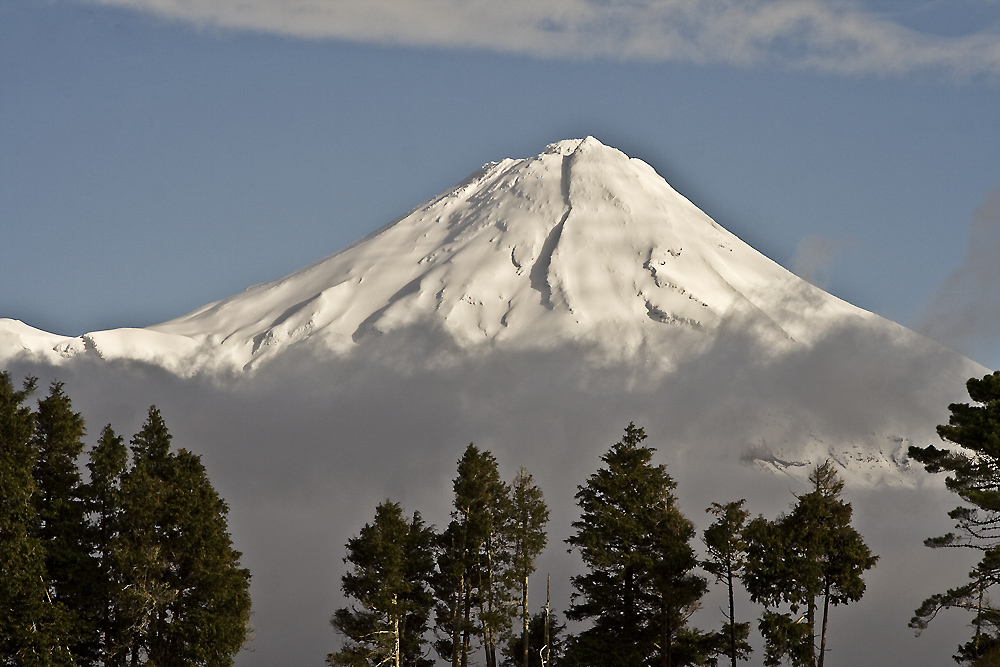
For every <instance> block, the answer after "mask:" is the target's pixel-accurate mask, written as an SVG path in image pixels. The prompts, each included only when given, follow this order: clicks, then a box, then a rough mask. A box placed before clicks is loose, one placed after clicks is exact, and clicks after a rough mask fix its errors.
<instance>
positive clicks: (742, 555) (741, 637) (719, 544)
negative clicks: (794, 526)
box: [702, 500, 750, 667]
mask: <svg viewBox="0 0 1000 667" xmlns="http://www.w3.org/2000/svg"><path fill="white" fill-rule="evenodd" d="M745 502H746V500H736V501H733V502H729V503H725V504H724V505H720V504H719V503H712V506H711V507H709V508H708V509H707V510H705V511H706V512H708V513H710V514H712V515H713V516H715V517H716V520H715V521H714V522H713V523H712V525H710V526H709V527H708V528H707V529H705V532H704V533H703V536H702V538H703V540H704V542H705V548H706V549H707V550H708V556H709V558H708V560H706V561H704V562H703V563H702V567H704V568H705V570H707V571H708V573H709V574H711V575H713V576H714V577H715V580H716V581H717V582H722V583H724V584H725V585H726V591H727V592H728V594H729V613H728V614H727V615H726V623H725V625H724V626H723V634H724V635H725V636H726V640H727V652H728V654H729V658H730V661H731V662H732V665H733V667H736V661H737V660H739V659H742V660H746V659H747V658H748V656H749V653H750V645H749V643H747V637H748V636H749V634H750V623H748V622H744V623H737V622H736V602H735V596H734V583H735V582H737V581H739V580H740V578H741V575H742V574H743V568H744V566H745V565H746V549H747V545H746V542H745V541H744V539H743V529H744V528H745V526H746V521H747V519H748V518H749V517H750V512H748V511H746V510H745V509H743V504H744V503H745Z"/></svg>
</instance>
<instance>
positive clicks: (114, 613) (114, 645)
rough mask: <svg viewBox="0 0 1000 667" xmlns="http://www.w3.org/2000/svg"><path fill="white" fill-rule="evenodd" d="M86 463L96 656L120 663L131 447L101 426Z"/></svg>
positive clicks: (122, 660)
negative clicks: (126, 485)
mask: <svg viewBox="0 0 1000 667" xmlns="http://www.w3.org/2000/svg"><path fill="white" fill-rule="evenodd" d="M87 468H88V469H89V470H90V482H89V483H88V484H87V485H86V487H85V488H84V498H85V501H86V503H87V510H88V512H89V514H90V517H91V525H92V534H91V539H92V546H93V553H94V558H95V560H96V567H97V572H98V575H97V578H96V583H95V585H94V587H93V588H92V590H91V595H92V598H91V608H92V610H93V615H94V632H95V635H96V639H97V645H98V652H97V655H96V658H97V660H98V661H99V662H100V663H102V664H104V665H108V666H109V667H121V666H123V665H124V664H125V659H126V658H127V657H128V656H127V649H126V629H127V628H126V625H125V621H124V618H123V614H124V609H123V608H122V605H121V604H120V601H121V600H122V599H124V587H125V581H124V576H123V573H122V572H121V569H120V567H118V564H119V562H120V561H119V559H118V554H119V550H120V549H121V548H122V546H123V538H122V534H121V528H122V524H123V521H124V517H123V515H122V513H123V507H124V505H123V497H122V485H123V480H124V478H125V473H126V471H127V469H128V449H127V448H126V446H125V441H124V439H123V438H121V437H119V436H118V435H116V434H115V432H114V429H112V428H111V425H110V424H108V425H107V426H105V427H104V429H103V430H102V431H101V437H100V438H99V439H98V441H97V444H96V445H95V446H94V448H93V449H92V450H91V451H90V461H89V462H88V463H87Z"/></svg>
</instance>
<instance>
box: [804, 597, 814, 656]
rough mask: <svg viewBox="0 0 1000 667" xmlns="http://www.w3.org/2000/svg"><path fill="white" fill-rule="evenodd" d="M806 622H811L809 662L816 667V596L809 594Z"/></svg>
mask: <svg viewBox="0 0 1000 667" xmlns="http://www.w3.org/2000/svg"><path fill="white" fill-rule="evenodd" d="M808 605H809V607H808V610H807V612H806V623H808V624H809V664H810V665H811V666H812V667H816V597H815V596H813V595H810V596H809V601H808Z"/></svg>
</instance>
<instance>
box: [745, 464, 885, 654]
mask: <svg viewBox="0 0 1000 667" xmlns="http://www.w3.org/2000/svg"><path fill="white" fill-rule="evenodd" d="M809 480H810V481H811V482H812V483H813V491H812V492H810V493H807V494H805V495H803V496H799V497H798V502H797V503H796V504H795V506H794V507H793V508H792V511H791V512H790V513H788V514H783V515H781V516H779V517H778V518H777V519H776V520H775V521H773V522H772V521H767V520H766V519H764V518H763V517H758V518H756V519H754V520H753V521H751V522H750V523H749V524H748V526H747V528H746V529H745V530H744V532H743V535H744V539H745V540H746V543H747V562H746V566H745V569H744V584H745V585H746V588H747V591H749V593H750V597H751V599H752V600H753V601H754V602H759V603H761V604H763V605H765V607H766V608H767V609H766V610H765V612H764V614H763V616H762V617H761V620H760V623H759V628H760V631H761V634H763V635H764V640H765V658H764V664H765V665H778V664H780V663H781V661H782V660H783V659H785V658H787V659H789V660H790V661H791V663H792V664H793V665H796V666H808V667H814V666H816V665H818V666H819V667H822V665H823V662H824V657H825V654H826V635H827V621H828V618H829V605H830V604H834V605H841V604H847V603H849V602H855V601H857V600H860V599H861V597H862V595H864V592H865V583H864V580H863V579H862V574H863V573H864V572H865V571H867V570H869V569H871V568H872V567H874V566H875V563H876V562H877V560H878V556H875V555H873V554H872V553H871V550H870V549H869V548H868V546H867V545H866V544H865V543H864V540H863V539H862V537H861V535H860V534H858V532H857V531H856V530H854V528H853V527H852V526H851V525H850V524H851V516H852V509H851V505H850V503H847V502H844V501H843V500H841V498H840V493H841V491H842V490H843V486H844V483H843V482H842V481H841V480H840V479H839V478H838V477H837V474H836V471H835V469H834V467H833V465H832V464H831V463H830V462H829V461H827V462H826V463H824V464H823V465H820V466H817V467H816V468H815V469H814V470H813V471H812V473H811V474H810V476H809ZM820 602H822V605H823V608H822V616H821V618H820V623H821V625H820V628H819V631H818V636H817V627H816V623H817V620H818V617H817V614H818V608H817V605H818V604H819V603H820ZM781 606H787V607H788V609H789V612H786V613H781V612H778V611H775V610H774V609H773V608H775V607H781ZM817 642H818V644H817Z"/></svg>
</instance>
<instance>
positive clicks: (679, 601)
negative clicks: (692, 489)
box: [566, 423, 707, 667]
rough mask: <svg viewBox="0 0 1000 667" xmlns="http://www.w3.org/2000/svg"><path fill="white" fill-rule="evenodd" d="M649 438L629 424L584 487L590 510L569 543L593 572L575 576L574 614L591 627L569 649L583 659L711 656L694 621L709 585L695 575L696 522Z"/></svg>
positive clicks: (626, 662)
mask: <svg viewBox="0 0 1000 667" xmlns="http://www.w3.org/2000/svg"><path fill="white" fill-rule="evenodd" d="M645 438H646V434H645V432H644V431H643V429H641V428H638V427H636V426H635V424H631V423H630V424H629V425H628V427H626V429H625V435H624V436H623V437H622V439H621V441H620V442H619V443H617V444H615V445H614V446H612V447H611V449H610V451H608V453H607V454H605V455H604V456H602V457H601V460H602V461H603V462H604V463H605V464H606V467H603V468H600V469H599V470H598V471H597V472H596V473H594V474H593V475H591V476H590V478H589V479H588V481H587V484H586V485H585V486H581V487H579V491H578V493H577V494H576V498H577V503H578V504H579V505H580V508H581V509H582V516H581V518H580V520H579V521H576V522H574V523H573V527H574V528H575V529H576V534H574V535H573V536H571V537H570V538H569V539H567V543H569V544H570V545H571V546H572V547H575V548H576V549H578V550H579V551H580V555H581V557H582V558H583V561H584V564H585V565H586V567H587V569H588V572H587V573H586V574H582V575H578V576H575V577H573V579H572V583H573V586H574V588H576V592H575V593H574V594H573V600H572V604H571V606H570V609H569V611H567V613H566V615H567V617H568V618H570V619H572V620H578V621H582V620H591V621H592V622H593V625H592V626H591V627H590V628H588V629H587V630H584V631H583V632H582V633H581V634H580V635H579V636H577V637H576V638H574V640H573V642H572V645H571V648H570V653H571V657H572V660H573V661H574V662H576V663H578V664H581V665H602V666H605V667H618V666H621V667H633V666H635V665H643V664H646V663H648V662H651V661H654V660H655V661H658V662H659V663H660V664H661V665H664V666H665V667H672V666H673V665H682V664H694V663H697V662H698V661H701V660H704V659H705V658H706V656H705V655H698V653H699V650H698V647H699V646H701V645H703V644H705V642H702V641H701V640H703V639H704V636H703V635H702V634H701V633H697V632H691V631H688V630H687V628H686V624H687V620H688V617H689V616H690V614H691V613H692V612H693V610H694V609H695V608H696V607H697V604H698V601H699V600H700V599H701V597H702V595H704V593H705V591H706V588H707V586H706V583H705V580H704V579H702V578H701V577H698V576H696V575H694V574H693V573H692V570H693V569H694V567H695V566H696V565H697V559H696V557H695V554H694V550H693V549H692V548H691V546H690V544H689V542H690V540H691V539H692V538H693V537H694V532H695V531H694V525H693V524H692V523H691V522H690V521H688V520H687V519H686V518H684V516H683V515H682V514H681V513H680V511H679V510H678V509H677V506H676V498H675V497H674V495H673V493H672V491H673V489H674V488H676V483H675V482H674V481H673V479H671V477H670V475H668V474H667V472H666V467H665V466H663V465H657V466H654V465H652V463H651V461H652V457H653V452H654V450H653V449H652V448H650V447H643V446H641V444H640V443H641V442H642V441H643V440H645Z"/></svg>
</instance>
